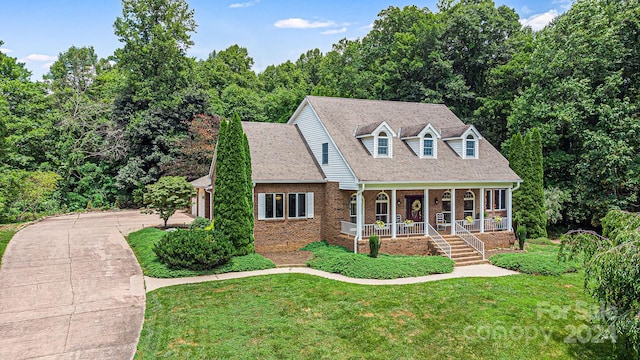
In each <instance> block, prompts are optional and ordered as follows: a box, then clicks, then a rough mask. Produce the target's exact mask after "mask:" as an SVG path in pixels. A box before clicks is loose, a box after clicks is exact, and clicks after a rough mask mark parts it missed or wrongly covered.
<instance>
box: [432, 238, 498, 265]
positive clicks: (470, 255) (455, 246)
mask: <svg viewBox="0 0 640 360" xmlns="http://www.w3.org/2000/svg"><path fill="white" fill-rule="evenodd" d="M442 237H443V238H444V239H445V240H446V241H447V242H448V243H449V245H451V260H453V261H455V262H456V265H455V266H465V265H476V264H487V263H488V261H487V260H482V254H480V253H479V252H477V251H476V250H475V249H474V248H472V247H471V246H469V245H468V244H467V243H466V242H465V241H464V240H462V238H460V237H459V236H457V235H442Z"/></svg>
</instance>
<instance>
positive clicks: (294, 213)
mask: <svg viewBox="0 0 640 360" xmlns="http://www.w3.org/2000/svg"><path fill="white" fill-rule="evenodd" d="M288 195H289V203H288V205H289V212H288V214H289V217H290V218H306V217H307V201H306V198H307V194H306V193H289V194H288Z"/></svg>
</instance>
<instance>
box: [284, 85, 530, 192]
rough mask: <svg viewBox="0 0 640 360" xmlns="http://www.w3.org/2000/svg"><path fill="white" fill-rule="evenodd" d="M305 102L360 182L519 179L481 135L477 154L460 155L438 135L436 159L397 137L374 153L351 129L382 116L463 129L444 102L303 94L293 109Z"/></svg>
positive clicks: (396, 125)
mask: <svg viewBox="0 0 640 360" xmlns="http://www.w3.org/2000/svg"><path fill="white" fill-rule="evenodd" d="M305 103H306V104H307V105H309V106H311V107H312V108H313V110H314V112H315V113H316V114H317V116H318V117H319V118H320V120H321V121H322V123H323V124H324V126H325V128H326V129H327V131H328V132H329V135H330V136H331V137H332V138H333V141H334V142H335V143H336V146H337V147H338V148H339V149H340V152H341V153H342V154H343V156H344V158H345V160H346V162H347V164H348V165H349V167H350V168H351V169H352V171H353V172H354V173H355V175H356V177H357V178H358V179H359V180H360V181H365V182H367V181H370V182H421V183H424V182H451V181H460V182H471V181H494V182H495V181H504V182H516V181H520V180H521V179H520V178H519V177H518V175H516V173H515V172H513V170H511V169H510V168H509V163H508V161H507V159H505V158H504V157H503V156H502V155H501V154H500V153H499V152H498V151H497V150H496V149H495V148H494V147H493V146H492V145H491V144H490V143H489V142H488V141H487V140H486V139H484V138H481V139H479V141H478V146H479V154H478V155H479V156H478V159H462V158H460V157H459V156H458V155H457V154H456V153H455V151H453V149H451V148H450V147H449V146H445V145H446V144H447V143H446V142H445V141H443V140H441V139H437V141H438V156H437V158H436V159H421V158H419V157H418V156H416V155H415V154H414V153H413V151H412V150H411V149H410V148H409V147H408V146H407V145H406V144H405V142H404V141H402V140H401V139H398V138H395V139H394V141H393V144H392V146H393V157H391V158H374V157H372V156H371V155H370V154H368V152H367V151H366V149H365V148H364V147H363V146H362V145H361V143H360V141H359V140H358V139H357V138H356V137H355V136H354V134H353V129H355V128H356V127H358V126H362V125H367V124H376V123H377V124H380V123H381V122H382V121H386V122H387V124H388V125H389V126H390V127H391V128H392V129H396V131H397V130H398V129H400V128H413V127H418V126H420V125H422V126H423V127H424V124H425V123H431V125H432V126H433V127H434V128H435V129H437V130H439V131H443V130H444V129H449V128H455V129H456V132H457V131H459V130H458V129H462V128H464V130H462V132H461V133H463V132H464V131H466V130H467V129H468V128H469V125H465V124H464V123H463V122H462V121H461V120H460V119H458V117H456V116H455V115H454V114H453V112H451V110H449V108H447V107H446V106H445V105H442V104H423V103H409V102H399V101H382V100H362V99H345V98H331V97H322V96H307V97H306V98H305V100H304V101H303V103H302V104H301V106H300V107H299V108H298V109H299V110H300V109H301V108H302V107H303V106H305ZM299 110H298V111H299ZM298 111H296V113H294V115H293V117H292V118H291V120H289V123H290V124H292V123H295V117H296V114H297V113H298ZM452 133H454V132H453V131H452ZM402 136H404V134H402ZM443 137H444V134H443Z"/></svg>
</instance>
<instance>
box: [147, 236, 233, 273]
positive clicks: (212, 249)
mask: <svg viewBox="0 0 640 360" xmlns="http://www.w3.org/2000/svg"><path fill="white" fill-rule="evenodd" d="M214 237H215V239H214ZM153 251H154V252H155V253H156V255H157V256H158V259H159V260H160V262H162V263H164V264H165V265H167V266H168V267H169V268H171V269H187V270H208V269H213V268H214V267H216V266H219V265H222V264H225V263H226V262H228V261H229V259H231V256H232V254H233V247H232V245H231V243H230V242H229V241H227V240H226V239H225V238H224V237H223V236H221V234H219V233H216V234H215V235H214V232H211V231H206V230H202V229H194V230H182V229H178V230H176V231H171V232H166V233H165V234H164V236H163V237H162V238H161V239H160V241H158V242H157V243H156V244H155V246H154V247H153Z"/></svg>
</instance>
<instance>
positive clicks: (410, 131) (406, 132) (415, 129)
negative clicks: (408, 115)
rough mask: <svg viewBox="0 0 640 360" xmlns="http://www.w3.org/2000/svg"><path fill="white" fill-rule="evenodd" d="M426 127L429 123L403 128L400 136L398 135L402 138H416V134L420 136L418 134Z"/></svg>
mask: <svg viewBox="0 0 640 360" xmlns="http://www.w3.org/2000/svg"><path fill="white" fill-rule="evenodd" d="M427 125H429V123H424V124H418V125H413V126H406V127H403V128H402V134H400V136H401V137H403V138H405V137H412V136H418V134H420V132H421V131H422V130H424V128H425V127H427Z"/></svg>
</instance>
